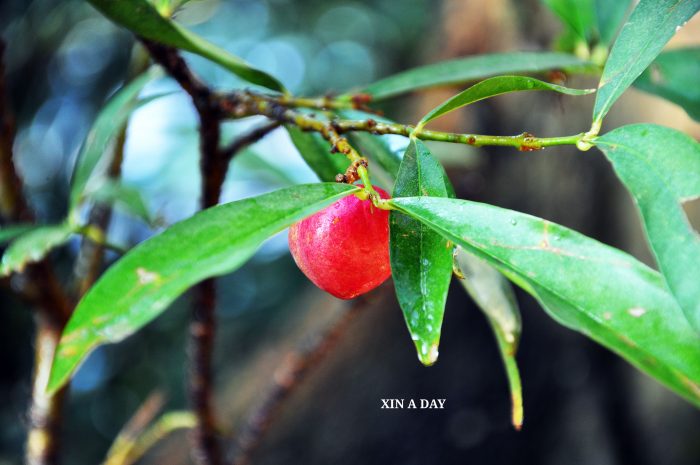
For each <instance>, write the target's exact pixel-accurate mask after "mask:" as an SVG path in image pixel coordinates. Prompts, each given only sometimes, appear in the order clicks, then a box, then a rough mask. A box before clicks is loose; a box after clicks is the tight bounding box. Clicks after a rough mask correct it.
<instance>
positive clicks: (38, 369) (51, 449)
mask: <svg viewBox="0 0 700 465" xmlns="http://www.w3.org/2000/svg"><path fill="white" fill-rule="evenodd" d="M36 327H37V330H36V331H37V332H36V340H35V342H34V344H35V346H36V348H35V357H34V374H33V381H32V400H31V405H30V407H29V432H28V435H27V450H26V451H25V460H26V464H27V465H53V464H56V463H58V454H59V446H60V441H59V435H60V429H61V419H62V410H63V404H64V400H65V397H66V394H67V387H63V388H61V389H60V390H59V391H58V392H56V393H55V394H53V395H51V396H49V395H47V394H46V384H47V382H48V380H49V373H50V372H51V363H52V362H53V355H54V352H55V351H56V346H57V345H58V341H59V339H60V337H61V330H62V328H63V325H57V324H56V323H54V322H53V321H51V320H49V319H47V318H46V317H45V316H44V315H41V314H37V315H36Z"/></svg>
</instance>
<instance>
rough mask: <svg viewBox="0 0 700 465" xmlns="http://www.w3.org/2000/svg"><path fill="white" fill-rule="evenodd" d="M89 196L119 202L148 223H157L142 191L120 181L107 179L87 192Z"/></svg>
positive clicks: (114, 202)
mask: <svg viewBox="0 0 700 465" xmlns="http://www.w3.org/2000/svg"><path fill="white" fill-rule="evenodd" d="M87 197H89V198H91V199H92V200H95V201H97V202H100V203H106V204H118V205H120V206H121V207H122V208H124V209H125V210H126V211H127V212H128V213H130V214H132V215H134V216H136V217H137V218H140V219H142V220H143V221H144V222H146V223H147V224H149V225H153V224H154V223H155V218H154V217H153V215H151V212H150V211H148V207H147V206H146V203H145V202H144V200H143V197H142V196H141V192H139V190H138V189H135V188H133V187H131V186H126V185H124V184H122V183H121V182H119V181H116V180H113V179H106V180H105V181H104V182H103V183H102V184H100V186H99V187H98V188H97V189H96V190H95V191H92V192H89V193H87Z"/></svg>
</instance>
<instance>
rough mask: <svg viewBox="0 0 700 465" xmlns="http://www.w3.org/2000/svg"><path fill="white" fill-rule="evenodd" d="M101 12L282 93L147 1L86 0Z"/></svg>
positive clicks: (274, 81) (273, 83) (265, 77)
mask: <svg viewBox="0 0 700 465" xmlns="http://www.w3.org/2000/svg"><path fill="white" fill-rule="evenodd" d="M89 1H90V3H91V4H92V5H93V6H94V7H95V8H97V9H98V10H99V11H100V13H102V14H103V15H105V16H106V17H108V18H109V19H111V20H112V21H114V22H115V23H117V24H119V25H121V26H124V27H125V28H127V29H129V30H130V31H131V32H133V33H134V34H136V35H139V36H141V37H145V38H146V39H151V40H154V41H156V42H160V43H163V44H165V45H170V46H172V47H175V48H178V49H181V50H186V51H188V52H192V53H195V54H197V55H200V56H202V57H204V58H207V59H208V60H211V61H213V62H214V63H217V64H219V65H221V66H223V67H224V68H226V69H228V70H229V71H231V72H232V73H234V74H235V75H237V76H238V77H240V78H242V79H245V80H246V81H248V82H250V83H251V84H257V85H259V86H263V87H267V88H268V89H272V90H277V91H280V92H284V86H283V85H282V84H281V83H280V82H279V81H278V80H277V79H275V78H274V77H272V76H270V75H269V74H267V73H265V72H263V71H260V70H258V69H255V68H253V67H252V66H251V65H249V64H248V63H246V62H245V61H244V60H242V59H241V58H239V57H237V56H235V55H233V54H231V53H229V52H227V51H226V50H224V49H223V48H221V47H218V46H216V45H214V44H212V43H210V42H208V41H206V40H204V39H202V38H201V37H199V36H198V35H196V34H194V33H192V32H190V31H188V30H187V29H185V28H183V27H182V26H180V25H179V24H177V23H176V22H175V21H171V20H170V19H168V18H164V17H163V16H161V15H160V13H158V11H157V10H156V8H155V7H154V6H153V5H151V4H150V3H149V2H148V1H147V0H120V1H114V0H89Z"/></svg>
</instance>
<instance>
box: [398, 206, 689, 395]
mask: <svg viewBox="0 0 700 465" xmlns="http://www.w3.org/2000/svg"><path fill="white" fill-rule="evenodd" d="M390 202H391V204H393V205H394V206H395V207H397V208H399V209H400V210H401V211H403V212H405V213H407V214H409V215H411V216H413V217H414V218H416V219H419V220H420V221H422V222H424V223H425V224H427V225H429V226H430V227H431V228H433V229H434V230H436V231H437V232H439V233H440V234H442V235H443V236H444V237H445V238H447V239H449V240H451V241H452V242H454V243H455V244H457V245H459V246H461V247H463V248H464V249H466V250H467V251H469V252H471V253H473V254H475V255H477V256H479V257H481V258H483V259H485V260H487V261H488V262H489V263H490V264H491V265H493V266H495V267H496V268H497V269H498V270H499V271H500V272H501V273H504V274H505V275H506V276H507V277H508V278H509V279H510V280H511V281H513V282H515V283H516V284H517V285H519V286H520V287H522V288H523V289H524V290H525V291H527V292H529V293H530V294H532V295H533V296H534V297H535V298H537V299H538V300H539V301H540V303H541V304H542V305H543V307H544V309H545V310H546V311H547V312H548V313H549V314H550V315H551V316H552V317H553V318H555V319H556V320H557V321H559V322H560V323H561V324H563V325H565V326H568V327H570V328H572V329H574V330H577V331H580V332H582V333H583V334H585V335H587V336H589V337H590V338H592V339H594V340H595V341H597V342H599V343H600V344H602V345H604V346H605V347H608V348H609V349H611V350H613V351H614V352H616V353H618V354H619V355H621V356H622V357H624V358H625V359H627V360H628V361H629V362H630V363H632V364H633V365H635V366H636V367H638V368H639V369H641V370H642V371H644V372H645V373H647V374H649V375H650V376H652V377H654V378H656V379H657V380H659V381H660V382H661V383H663V384H665V385H666V386H668V387H669V388H670V389H672V390H673V391H675V392H676V393H678V394H679V395H681V396H683V397H684V398H686V399H687V400H689V401H690V402H692V403H693V404H695V405H696V406H700V338H698V335H697V334H696V333H695V331H694V330H693V328H692V327H691V326H690V325H689V324H688V322H687V320H686V318H685V316H684V315H683V312H682V311H681V309H680V307H679V306H678V304H677V303H676V301H675V300H674V298H673V296H671V294H670V293H669V292H668V290H667V289H666V285H665V283H664V280H663V278H662V277H661V275H659V274H658V273H657V272H655V271H654V270H652V269H650V268H649V267H647V266H645V265H644V264H642V263H640V262H639V261H637V260H635V259H634V258H633V257H631V256H629V255H628V254H626V253H624V252H622V251H620V250H617V249H614V248H612V247H609V246H606V245H604V244H601V243H599V242H597V241H595V240H593V239H590V238H588V237H586V236H583V235H581V234H579V233H577V232H575V231H572V230H570V229H567V228H564V227H562V226H559V225H557V224H554V223H550V222H548V221H545V220H542V219H540V218H535V217H532V216H530V215H526V214H523V213H518V212H514V211H511V210H507V209H503V208H498V207H495V206H491V205H484V204H480V203H476V202H469V201H466V200H453V199H440V198H425V197H422V198H421V197H418V198H400V199H393V200H391V201H390Z"/></svg>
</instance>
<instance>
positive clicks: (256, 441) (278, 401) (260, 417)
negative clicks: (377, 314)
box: [232, 297, 371, 465]
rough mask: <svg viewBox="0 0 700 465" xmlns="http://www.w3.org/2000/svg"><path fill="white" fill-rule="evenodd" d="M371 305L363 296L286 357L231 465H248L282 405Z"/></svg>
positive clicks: (253, 413) (238, 443)
mask: <svg viewBox="0 0 700 465" xmlns="http://www.w3.org/2000/svg"><path fill="white" fill-rule="evenodd" d="M370 304H371V302H370V301H368V300H367V298H366V297H360V298H358V299H356V300H355V301H354V302H353V303H352V305H351V306H350V308H348V309H346V310H345V311H344V313H343V314H342V315H341V316H340V317H338V319H337V320H336V321H334V322H333V323H332V324H331V325H330V326H329V327H327V328H326V329H325V330H324V331H323V332H321V333H320V334H314V335H312V336H310V337H309V338H308V339H307V340H306V341H305V342H304V343H303V344H302V345H301V346H300V347H299V348H298V349H296V350H295V351H292V352H290V353H288V354H287V356H286V357H285V358H284V361H283V362H282V364H281V365H280V366H279V367H278V368H277V369H276V370H275V373H274V376H273V379H272V383H271V384H270V386H269V387H268V388H267V390H266V392H265V394H264V397H263V399H262V401H261V402H260V404H258V406H257V407H255V409H253V410H252V411H251V412H250V414H249V415H248V418H247V420H246V421H245V424H244V425H243V428H242V429H241V431H240V432H239V433H238V437H237V441H236V444H235V446H234V449H235V450H234V460H233V462H232V463H233V464H234V465H248V464H249V463H250V461H251V458H252V456H253V454H254V453H255V451H256V450H257V449H258V447H259V446H260V444H261V443H262V441H263V439H264V438H265V435H266V434H267V432H268V430H269V428H270V426H271V425H272V424H273V423H274V421H275V419H276V418H277V416H278V415H279V413H280V412H281V411H282V408H283V407H284V403H285V401H286V400H287V399H289V398H290V396H291V395H292V394H293V393H294V391H296V390H297V389H298V388H299V386H300V385H301V384H302V383H303V382H304V380H305V379H307V378H308V377H309V375H310V374H311V373H312V372H313V370H314V369H318V367H319V366H320V364H321V362H322V361H323V360H324V359H325V358H326V357H327V356H328V355H329V354H330V353H331V352H332V350H333V349H334V348H335V347H336V346H337V344H338V342H339V341H340V340H341V339H342V336H343V335H344V334H345V332H346V330H347V329H348V327H349V325H350V323H351V322H352V321H353V320H354V319H355V318H356V317H357V315H359V314H360V313H361V312H362V311H363V310H364V309H365V308H366V307H368V306H369V305H370Z"/></svg>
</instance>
